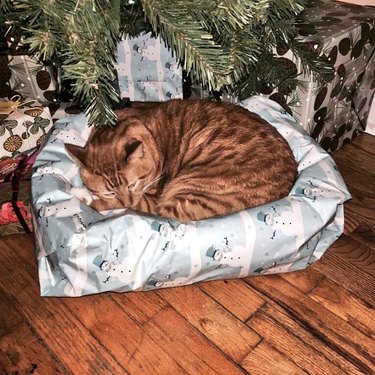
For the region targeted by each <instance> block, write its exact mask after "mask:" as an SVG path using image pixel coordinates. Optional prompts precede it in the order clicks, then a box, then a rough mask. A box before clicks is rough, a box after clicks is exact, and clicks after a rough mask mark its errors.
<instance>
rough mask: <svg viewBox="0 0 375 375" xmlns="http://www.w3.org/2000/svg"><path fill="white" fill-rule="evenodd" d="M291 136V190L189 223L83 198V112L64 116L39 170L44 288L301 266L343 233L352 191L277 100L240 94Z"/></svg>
mask: <svg viewBox="0 0 375 375" xmlns="http://www.w3.org/2000/svg"><path fill="white" fill-rule="evenodd" d="M241 105H243V106H244V107H246V108H248V109H249V110H251V111H253V112H256V113H258V114H259V115H260V116H261V117H263V118H264V119H265V120H267V121H268V122H270V123H271V124H272V125H273V126H274V127H275V128H276V129H277V130H278V131H279V132H280V133H281V134H282V136H283V137H284V138H285V139H286V140H287V141H288V143H289V144H290V146H291V148H292V150H293V153H294V156H295V158H296V160H297V161H298V165H299V168H298V169H299V176H298V179H297V180H296V182H295V185H294V186H293V188H292V190H291V192H290V194H289V196H288V197H286V198H283V199H281V200H278V201H275V202H272V203H270V204H266V205H263V206H259V207H255V208H251V209H248V210H244V211H241V212H239V213H236V214H232V215H228V216H225V217H221V218H215V219H208V220H202V221H197V222H191V223H188V224H182V223H178V222H171V221H168V220H167V219H164V218H161V217H152V216H147V215H137V214H134V213H129V212H127V213H126V212H125V211H124V210H116V211H107V212H104V213H98V212H96V211H95V210H93V209H92V208H91V207H90V206H88V205H86V204H85V203H84V202H83V199H84V198H85V197H86V196H87V194H88V192H87V191H86V190H85V188H84V187H83V186H82V181H81V179H80V177H79V170H78V167H77V166H76V165H75V164H74V163H73V161H72V160H71V158H70V157H69V156H68V154H67V152H66V151H65V147H64V142H66V143H74V144H78V145H81V146H83V145H84V144H85V142H86V140H87V138H88V136H89V133H90V131H91V129H90V128H88V127H87V126H86V118H85V117H84V115H74V116H70V117H66V118H65V119H62V120H60V121H58V122H57V123H56V125H55V129H54V130H53V132H52V133H51V135H50V137H49V139H48V141H47V143H46V144H45V146H44V147H43V149H42V150H41V152H40V154H39V156H38V158H37V160H36V163H35V166H34V173H33V176H32V209H33V216H34V226H35V242H36V253H37V259H38V269H39V280H40V288H41V295H43V296H81V295H86V294H94V293H101V292H106V291H115V292H128V291H135V290H152V289H156V288H165V287H172V286H178V285H185V284H191V283H195V282H200V281H205V280H214V279H229V278H241V277H246V276H249V275H259V274H273V273H280V272H290V271H295V270H301V269H304V268H306V267H307V266H309V265H310V264H311V263H313V262H315V261H316V260H318V259H319V258H320V257H321V256H322V255H323V253H324V252H325V250H326V249H327V248H328V247H329V246H330V245H331V244H332V243H333V242H334V241H335V240H336V239H337V238H338V237H339V236H340V234H341V233H342V231H343V226H344V213H343V203H344V202H345V201H346V200H348V199H349V198H350V194H349V192H348V190H347V188H346V186H345V183H344V181H343V179H342V177H341V175H340V173H339V172H338V171H337V168H336V165H335V163H334V161H333V160H332V158H331V157H330V156H329V155H328V154H327V153H326V152H325V151H324V150H323V149H322V148H321V147H320V146H319V145H318V144H317V143H316V142H315V141H313V140H312V139H311V138H310V137H309V136H308V135H307V133H305V131H304V130H303V129H302V128H301V127H300V126H299V125H298V124H297V123H296V121H295V120H294V119H293V118H292V117H291V116H289V115H288V114H287V113H286V112H285V111H284V110H283V109H282V108H281V107H280V106H279V105H278V104H277V103H275V102H273V101H271V100H268V99H265V98H262V97H252V98H250V99H247V100H245V101H244V102H242V103H241Z"/></svg>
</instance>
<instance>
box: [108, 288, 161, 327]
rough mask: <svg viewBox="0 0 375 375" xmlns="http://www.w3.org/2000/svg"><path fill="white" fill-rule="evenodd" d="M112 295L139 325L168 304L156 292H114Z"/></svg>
mask: <svg viewBox="0 0 375 375" xmlns="http://www.w3.org/2000/svg"><path fill="white" fill-rule="evenodd" d="M111 297H112V299H113V300H114V301H115V302H116V303H117V304H118V305H119V306H121V308H122V310H123V311H124V312H125V313H126V315H128V316H129V317H130V318H132V319H133V320H134V321H135V322H136V323H137V324H138V325H142V324H144V323H146V322H147V321H148V320H149V319H151V318H152V317H153V316H155V315H156V314H157V313H158V312H159V311H161V310H162V309H164V308H165V307H166V306H167V303H166V302H165V301H164V300H163V299H162V298H161V297H160V296H158V295H157V294H156V293H154V292H137V293H120V294H115V293H112V294H111Z"/></svg>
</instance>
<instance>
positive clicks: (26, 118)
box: [0, 99, 52, 161]
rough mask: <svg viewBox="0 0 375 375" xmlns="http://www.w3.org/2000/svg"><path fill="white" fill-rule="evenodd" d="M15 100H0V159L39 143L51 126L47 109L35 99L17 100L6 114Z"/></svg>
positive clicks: (12, 155)
mask: <svg viewBox="0 0 375 375" xmlns="http://www.w3.org/2000/svg"><path fill="white" fill-rule="evenodd" d="M16 102H17V101H16V99H14V100H11V101H1V102H0V112H2V114H0V161H1V160H4V159H8V158H12V157H16V156H17V155H19V154H20V153H23V152H26V151H29V150H31V149H33V148H35V147H36V146H38V145H40V144H41V143H42V142H43V140H44V138H45V137H46V134H47V132H48V130H49V128H50V127H51V126H52V119H51V115H50V112H49V109H48V108H47V107H42V106H41V104H40V103H39V102H37V101H35V100H26V101H18V102H17V103H18V104H13V105H15V106H16V109H14V110H13V111H12V112H11V113H9V114H7V112H8V110H9V108H10V106H9V105H12V103H16ZM10 110H12V108H10ZM10 110H9V111H10Z"/></svg>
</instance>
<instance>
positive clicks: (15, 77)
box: [0, 54, 58, 104]
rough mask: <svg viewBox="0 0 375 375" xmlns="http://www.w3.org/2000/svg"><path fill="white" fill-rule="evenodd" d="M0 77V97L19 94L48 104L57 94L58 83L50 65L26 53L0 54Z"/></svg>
mask: <svg viewBox="0 0 375 375" xmlns="http://www.w3.org/2000/svg"><path fill="white" fill-rule="evenodd" d="M0 78H1V84H0V97H1V98H4V97H8V98H10V97H11V96H13V95H14V94H19V95H21V96H22V97H23V98H33V99H36V100H38V101H39V102H40V103H42V104H48V103H50V102H52V101H53V100H54V99H55V97H56V95H57V87H58V84H57V80H56V78H55V75H54V72H53V69H52V67H49V66H45V65H43V64H41V63H39V62H38V61H37V60H36V59H35V58H33V57H30V56H28V55H14V56H13V55H10V54H9V55H2V56H0Z"/></svg>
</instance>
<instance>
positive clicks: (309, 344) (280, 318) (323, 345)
mask: <svg viewBox="0 0 375 375" xmlns="http://www.w3.org/2000/svg"><path fill="white" fill-rule="evenodd" d="M258 314H261V316H262V317H263V318H262V319H259V317H257V316H258ZM256 321H257V323H256ZM265 322H267V325H265V324H266V323H265ZM248 324H251V325H252V324H254V325H258V330H261V331H262V332H263V331H264V332H265V333H267V334H268V336H265V337H266V338H267V337H269V339H268V340H269V341H268V342H269V343H271V344H272V345H274V346H275V347H276V348H278V350H279V351H280V352H281V353H282V354H283V355H284V356H285V357H286V358H290V359H291V360H292V361H293V362H294V363H295V364H297V365H298V364H300V366H301V368H303V369H305V370H306V371H307V368H310V369H312V370H313V371H312V373H316V372H315V369H314V363H318V364H319V366H320V367H322V366H324V371H327V370H329V369H331V370H332V371H333V373H339V374H341V373H349V374H363V372H362V371H360V370H359V368H358V367H357V366H356V365H354V364H352V363H351V362H349V361H348V360H346V359H345V358H344V357H343V356H342V355H341V354H340V353H338V352H337V351H336V350H335V349H334V348H331V346H330V345H329V343H327V342H326V341H325V340H323V339H322V338H321V337H318V336H317V335H315V334H314V332H313V331H311V330H309V329H307V328H306V327H305V326H304V325H303V324H301V323H300V322H299V321H298V319H296V318H295V317H294V315H293V314H292V313H289V312H288V311H287V310H286V309H284V308H282V307H280V306H279V305H277V304H276V303H275V302H273V301H272V300H271V299H270V301H269V303H268V304H266V305H264V306H263V307H262V309H261V310H260V311H259V312H258V313H257V314H256V315H255V316H254V317H253V318H251V319H250V320H249V322H248ZM268 324H269V327H268ZM279 341H281V342H282V343H283V342H284V343H285V341H287V342H291V343H294V344H296V345H291V344H290V345H287V344H284V347H281V346H280V345H279ZM300 345H302V347H301V348H300ZM305 355H306V356H307V358H311V360H313V359H316V360H315V361H314V363H312V364H310V363H309V364H308V367H306V365H305ZM321 358H322V360H321ZM327 360H328V362H327ZM327 363H328V365H327ZM324 364H325V365H324ZM327 366H328V367H327ZM337 368H338V369H339V372H337ZM318 373H319V374H320V371H319V372H318Z"/></svg>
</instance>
